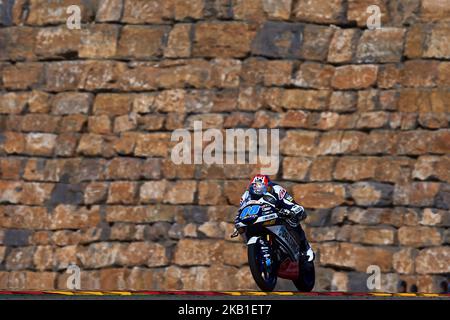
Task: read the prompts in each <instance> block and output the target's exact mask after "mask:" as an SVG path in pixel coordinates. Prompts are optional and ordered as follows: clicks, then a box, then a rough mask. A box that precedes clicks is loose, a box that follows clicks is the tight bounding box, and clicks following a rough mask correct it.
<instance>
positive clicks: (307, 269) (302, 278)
mask: <svg viewBox="0 0 450 320" xmlns="http://www.w3.org/2000/svg"><path fill="white" fill-rule="evenodd" d="M299 269H300V270H299V276H298V279H297V280H294V281H292V282H293V283H294V285H295V287H296V288H297V289H298V291H301V292H310V291H312V289H313V288H314V284H315V282H316V271H315V269H314V261H310V262H308V261H304V262H300V263H299Z"/></svg>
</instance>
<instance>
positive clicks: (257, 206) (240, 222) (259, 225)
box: [232, 194, 315, 292]
mask: <svg viewBox="0 0 450 320" xmlns="http://www.w3.org/2000/svg"><path fill="white" fill-rule="evenodd" d="M274 203H275V198H274V197H273V196H272V195H270V194H267V195H264V196H263V197H262V198H261V199H259V200H252V201H249V202H247V203H246V204H245V206H243V207H242V208H240V209H239V212H238V215H237V218H236V221H235V228H236V230H235V232H234V234H233V235H232V237H236V236H238V235H239V234H240V235H241V236H242V237H243V238H244V240H245V241H246V242H247V253H248V263H249V266H250V271H251V273H252V276H253V279H254V280H255V282H256V284H257V285H258V287H259V288H260V289H261V290H262V291H273V290H274V288H275V286H276V284H277V279H278V277H280V278H284V279H289V280H292V282H293V283H294V285H295V287H296V288H297V289H298V290H299V291H302V292H309V291H311V290H312V289H313V287H314V283H315V269H314V252H313V250H312V249H311V247H309V246H308V248H305V250H306V252H305V253H302V252H304V251H303V250H300V249H301V246H304V245H305V243H304V242H305V241H302V240H301V239H300V238H299V235H298V233H297V232H295V230H294V229H293V227H291V226H290V225H289V224H288V223H287V222H286V220H285V219H284V218H282V217H280V216H279V210H278V209H277V208H276V207H275V204H274Z"/></svg>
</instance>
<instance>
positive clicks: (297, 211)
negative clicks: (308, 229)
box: [291, 204, 308, 221]
mask: <svg viewBox="0 0 450 320" xmlns="http://www.w3.org/2000/svg"><path fill="white" fill-rule="evenodd" d="M291 211H292V212H293V213H294V215H295V216H296V217H297V218H298V220H299V221H303V220H305V219H306V217H308V215H307V214H306V211H305V208H303V207H302V206H299V205H298V204H296V205H294V206H293V207H292V208H291Z"/></svg>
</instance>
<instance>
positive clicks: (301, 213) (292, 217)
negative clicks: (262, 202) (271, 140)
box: [240, 174, 310, 253]
mask: <svg viewBox="0 0 450 320" xmlns="http://www.w3.org/2000/svg"><path fill="white" fill-rule="evenodd" d="M267 194H269V195H271V196H272V197H271V198H273V199H274V204H275V207H276V208H277V209H278V210H279V216H281V217H284V218H285V219H286V222H287V223H288V224H289V225H290V226H291V227H292V228H293V229H294V230H295V231H296V232H297V234H298V236H299V238H300V241H301V250H302V251H303V253H306V251H307V250H308V249H309V248H310V245H309V243H308V241H307V240H306V236H305V232H304V231H303V229H302V227H301V226H300V221H302V220H304V219H306V217H307V214H306V212H305V209H304V208H303V207H302V206H301V205H299V204H297V203H296V202H295V201H294V198H293V197H292V196H291V195H290V194H289V193H288V192H287V191H286V189H284V188H283V187H282V186H280V185H279V184H276V183H274V182H272V181H270V179H269V177H268V176H266V175H262V174H258V175H256V176H254V177H253V179H252V180H251V181H250V184H249V186H248V189H247V190H246V191H245V192H244V194H243V195H242V197H241V202H240V207H241V208H242V207H243V206H245V205H246V203H247V202H248V201H250V200H259V199H260V198H261V197H263V196H264V195H267Z"/></svg>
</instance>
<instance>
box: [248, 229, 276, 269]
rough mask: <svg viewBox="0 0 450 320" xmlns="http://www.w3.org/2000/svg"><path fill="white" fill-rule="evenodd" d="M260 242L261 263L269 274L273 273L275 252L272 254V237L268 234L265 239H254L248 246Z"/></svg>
mask: <svg viewBox="0 0 450 320" xmlns="http://www.w3.org/2000/svg"><path fill="white" fill-rule="evenodd" d="M256 242H258V244H259V249H260V250H261V263H263V265H264V266H265V269H266V271H267V273H269V274H270V273H272V270H273V268H274V260H273V252H272V248H271V245H272V237H271V235H270V234H267V235H266V236H264V237H252V238H250V240H249V241H248V242H247V245H250V244H254V243H256Z"/></svg>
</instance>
